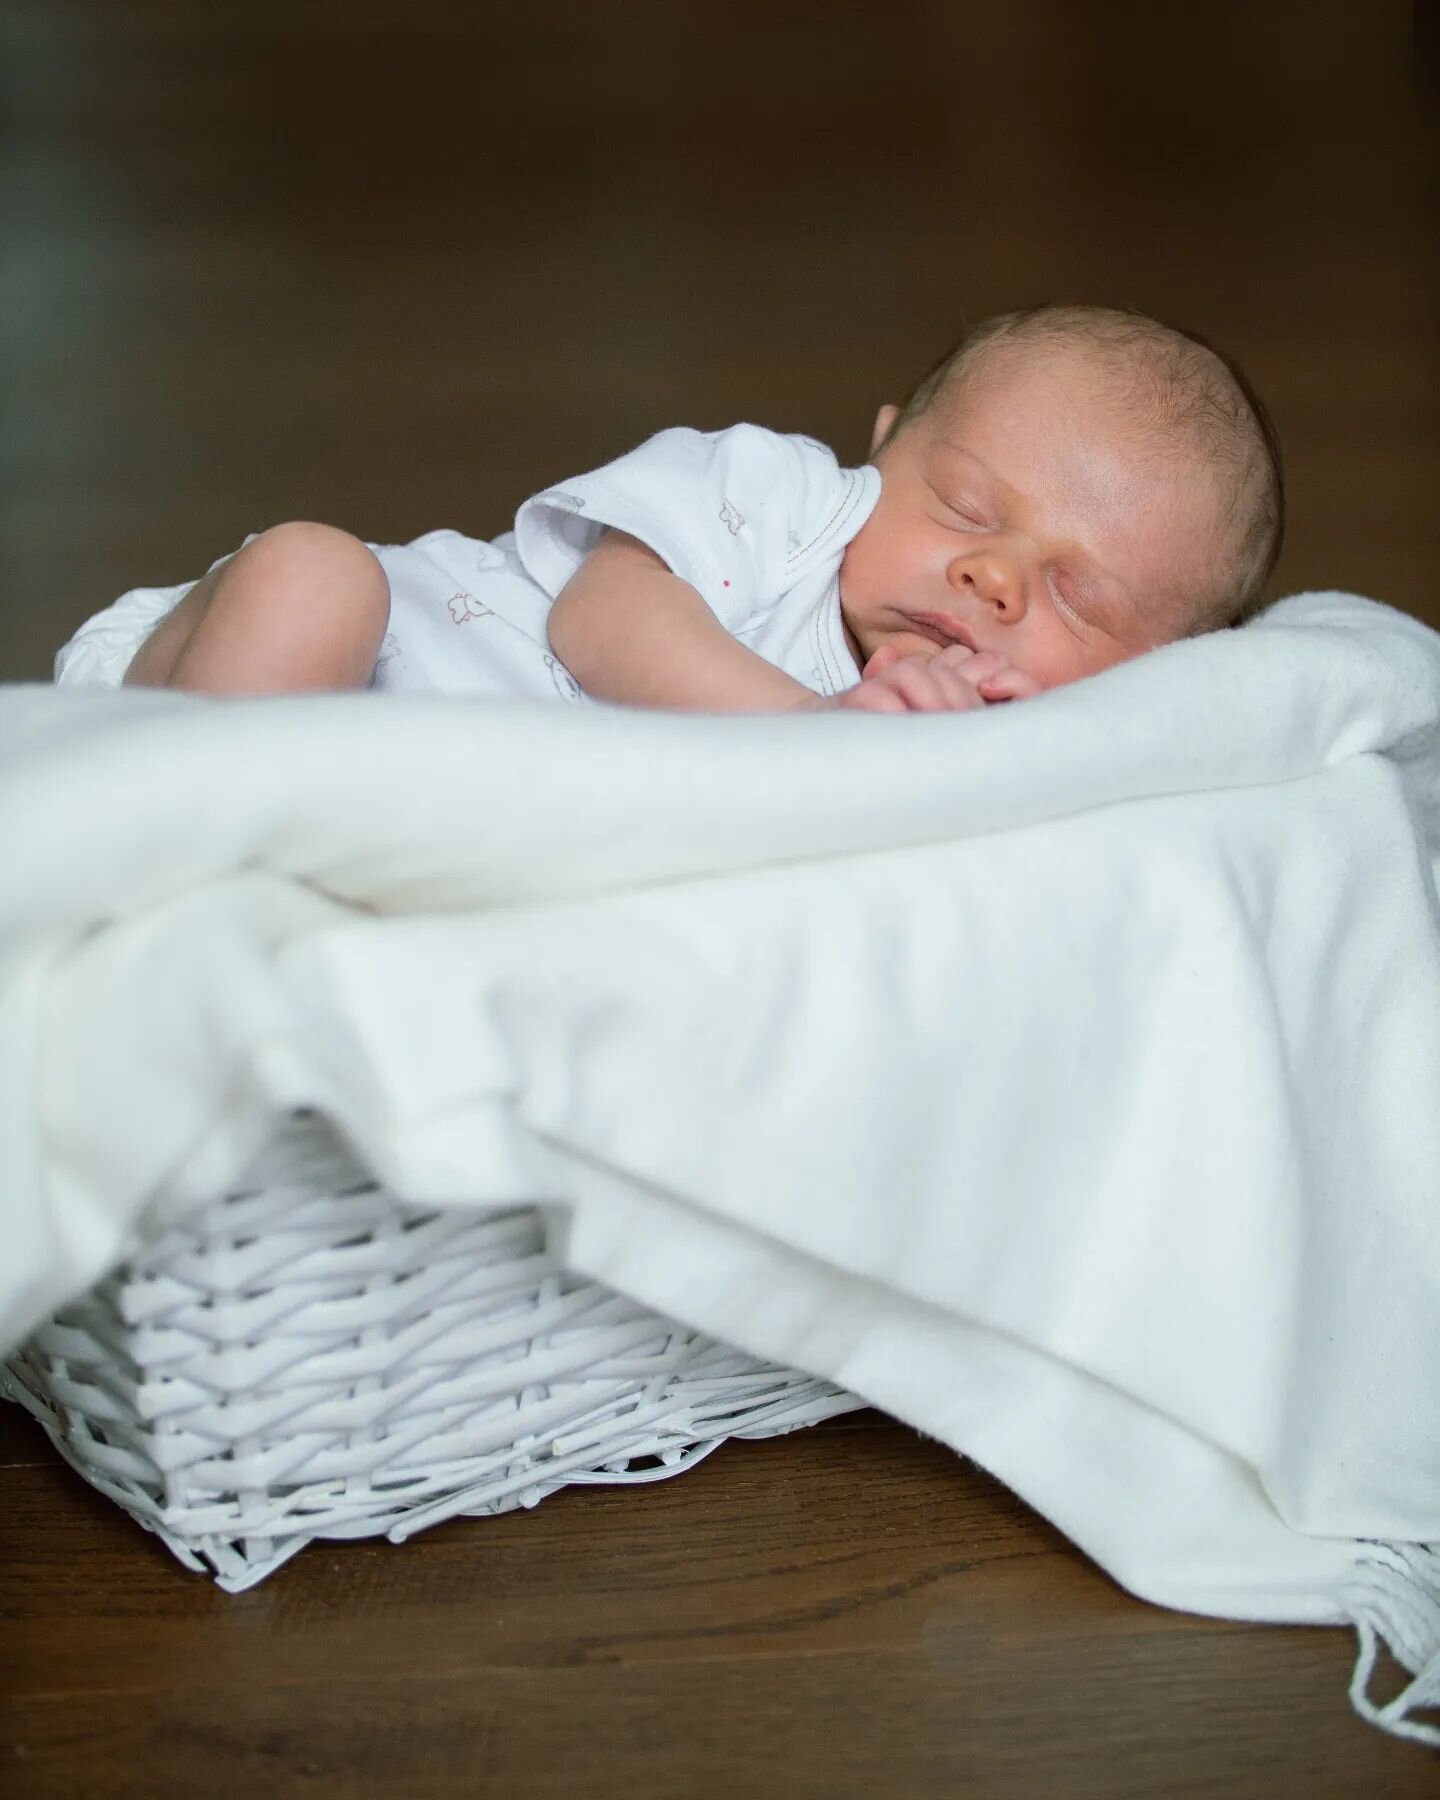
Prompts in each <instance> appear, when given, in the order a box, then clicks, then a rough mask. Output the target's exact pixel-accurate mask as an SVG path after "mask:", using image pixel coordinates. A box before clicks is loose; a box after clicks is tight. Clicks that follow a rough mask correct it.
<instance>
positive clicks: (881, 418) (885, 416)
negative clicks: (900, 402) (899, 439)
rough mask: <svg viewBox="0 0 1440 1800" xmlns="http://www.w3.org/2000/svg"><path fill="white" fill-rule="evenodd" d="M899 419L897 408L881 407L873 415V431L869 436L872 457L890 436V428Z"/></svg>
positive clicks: (898, 409)
mask: <svg viewBox="0 0 1440 1800" xmlns="http://www.w3.org/2000/svg"><path fill="white" fill-rule="evenodd" d="M899 417H900V408H899V407H898V406H882V407H881V408H880V410H879V412H878V413H876V415H875V429H874V431H872V432H871V434H870V454H871V455H872V456H873V455H874V454H875V452H876V451H877V450H878V449H879V448H880V446H881V445H882V444H883V443H884V442H885V440H886V438H887V437H889V435H890V428H891V426H893V425H894V423H895V421H896V420H897V419H898V418H899Z"/></svg>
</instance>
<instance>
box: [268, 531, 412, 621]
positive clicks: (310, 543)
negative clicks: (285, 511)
mask: <svg viewBox="0 0 1440 1800" xmlns="http://www.w3.org/2000/svg"><path fill="white" fill-rule="evenodd" d="M241 557H243V558H245V560H246V561H247V562H248V563H249V564H250V567H251V571H252V572H253V573H254V574H257V575H260V576H261V577H262V578H263V579H264V581H265V583H266V585H267V586H269V585H270V584H272V583H273V584H274V588H275V590H277V591H289V592H295V591H297V590H303V589H310V590H312V591H313V590H314V589H316V588H324V589H327V590H329V591H331V592H333V593H336V594H343V595H344V596H345V597H346V602H347V604H349V605H353V606H354V607H355V608H356V609H357V610H375V611H377V612H378V611H379V610H380V609H382V608H383V609H384V610H385V611H386V612H388V610H389V606H390V584H389V582H388V581H387V580H386V578H385V571H384V569H382V568H381V566H380V559H379V558H378V557H377V556H376V554H375V552H374V551H373V550H372V549H371V548H370V546H369V545H368V544H366V543H363V542H362V541H361V540H360V539H359V538H357V537H354V536H352V535H351V533H350V532H348V531H341V530H340V528H339V527H338V526H336V525H321V524H317V523H316V522H315V521H313V520H310V519H293V520H290V521H289V522H288V523H286V524H284V525H272V526H271V527H270V528H269V529H268V530H267V531H262V532H261V533H260V534H259V535H258V536H257V537H255V538H252V539H251V541H250V542H249V543H248V544H246V545H245V547H244V549H243V550H241V551H240V552H239V553H238V554H237V556H236V559H235V560H236V561H237V562H238V561H239V560H240V558H241Z"/></svg>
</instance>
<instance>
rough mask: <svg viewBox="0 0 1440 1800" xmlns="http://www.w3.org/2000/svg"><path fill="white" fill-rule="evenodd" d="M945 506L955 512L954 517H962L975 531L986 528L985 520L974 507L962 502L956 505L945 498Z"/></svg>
mask: <svg viewBox="0 0 1440 1800" xmlns="http://www.w3.org/2000/svg"><path fill="white" fill-rule="evenodd" d="M945 506H946V509H947V510H948V511H950V512H952V513H954V514H955V516H956V518H958V519H963V520H964V521H965V523H966V524H967V525H969V526H972V527H973V528H974V529H975V530H976V531H984V530H985V529H986V520H985V519H984V517H983V516H982V515H981V513H980V512H979V511H978V510H977V509H976V508H975V507H973V506H966V505H963V504H961V505H957V504H956V502H955V501H953V500H947V501H946V502H945Z"/></svg>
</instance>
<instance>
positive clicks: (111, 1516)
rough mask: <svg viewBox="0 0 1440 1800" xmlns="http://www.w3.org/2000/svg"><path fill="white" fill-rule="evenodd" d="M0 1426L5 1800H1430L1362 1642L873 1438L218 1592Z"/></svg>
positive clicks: (850, 1436) (564, 1498)
mask: <svg viewBox="0 0 1440 1800" xmlns="http://www.w3.org/2000/svg"><path fill="white" fill-rule="evenodd" d="M6 1411H7V1413H9V1414H10V1420H9V1421H7V1423H5V1424H3V1425H0V1458H3V1464H4V1466H0V1571H3V1573H0V1583H3V1598H0V1617H3V1620H4V1632H3V1635H0V1709H3V1712H0V1793H4V1794H5V1795H6V1796H7V1797H11V1796H13V1800H21V1797H22V1796H23V1797H24V1800H82V1797H83V1800H111V1797H112V1796H113V1797H119V1796H125V1797H126V1800H170V1797H172V1796H173V1797H174V1800H191V1797H192V1796H196V1795H202V1794H203V1795H206V1796H215V1797H216V1800H222V1797H223V1800H228V1797H230V1796H234V1797H235V1800H251V1797H252V1796H267V1797H270V1796H273V1797H275V1800H281V1797H284V1796H290V1795H304V1796H307V1797H313V1800H341V1797H342V1796H343V1797H345V1800H350V1797H352V1796H363V1797H365V1800H369V1797H371V1796H374V1797H376V1800H431V1797H432V1796H435V1797H439V1796H451V1795H453V1796H455V1800H462V1797H463V1800H473V1797H474V1796H476V1795H492V1794H493V1795H506V1796H510V1795H514V1796H532V1795H533V1796H537V1797H538V1796H544V1797H545V1800H551V1797H555V1800H558V1797H560V1796H572V1795H574V1796H580V1795H589V1796H598V1797H599V1800H611V1797H612V1796H615V1797H618V1796H622V1795H625V1796H628V1795H631V1794H647V1795H652V1796H655V1800H671V1797H679V1796H686V1797H689V1796H694V1797H695V1800H711V1797H712V1796H713V1797H715V1800H721V1797H728V1796H731V1795H741V1794H743V1795H756V1796H767V1797H768V1796H772V1795H773V1796H785V1797H786V1800H812V1797H813V1800H822V1797H824V1800H835V1797H837V1796H839V1797H843V1800H848V1797H850V1796H856V1797H858V1796H891V1795H894V1796H905V1797H907V1800H909V1797H912V1796H913V1797H915V1800H939V1797H940V1796H947V1797H948V1796H954V1795H958V1794H967V1795H968V1794H973V1795H980V1796H990V1795H997V1796H1009V1795H1016V1796H1037V1797H1038V1796H1046V1797H1047V1800H1049V1797H1052V1796H1067V1797H1068V1796H1075V1797H1076V1800H1083V1797H1089V1796H1105V1797H1106V1800H1118V1797H1120V1796H1126V1797H1133V1800H1157V1797H1159V1796H1177V1797H1180V1796H1192V1795H1193V1796H1200V1795H1206V1796H1211V1795H1243V1796H1259V1795H1266V1796H1277V1795H1278V1796H1290V1795H1294V1796H1296V1797H1297V1800H1301V1797H1303V1800H1350V1797H1352V1796H1357V1795H1367V1796H1379V1795H1383V1796H1388V1797H1393V1800H1401V1797H1405V1800H1409V1797H1410V1796H1414V1800H1420V1797H1421V1796H1433V1795H1434V1794H1435V1793H1436V1792H1437V1791H1440V1758H1437V1757H1435V1756H1433V1755H1431V1754H1429V1753H1427V1752H1425V1751H1423V1750H1419V1749H1415V1748H1411V1747H1409V1746H1407V1745H1402V1744H1399V1743H1397V1742H1395V1741H1394V1740H1393V1739H1389V1738H1386V1737H1383V1736H1381V1735H1380V1734H1379V1733H1377V1732H1375V1731H1373V1730H1371V1729H1370V1728H1369V1727H1367V1726H1364V1725H1362V1724H1361V1723H1360V1722H1359V1721H1358V1720H1357V1719H1356V1718H1355V1717H1354V1716H1353V1714H1351V1713H1350V1712H1349V1710H1348V1707H1347V1705H1346V1701H1345V1685H1346V1681H1347V1679H1348V1673H1349V1666H1350V1661H1351V1657H1352V1649H1353V1646H1352V1641H1351V1639H1350V1638H1349V1637H1348V1635H1347V1634H1345V1633H1342V1632H1339V1631H1326V1630H1307V1629H1303V1628H1285V1629H1280V1628H1273V1627H1272V1628H1265V1627H1260V1626H1246V1625H1239V1624H1229V1623H1225V1622H1220V1621H1214V1620H1200V1619H1192V1618H1186V1617H1182V1616H1180V1615H1177V1614H1174V1613H1168V1612H1163V1611H1161V1610H1159V1609H1157V1608H1155V1607H1150V1606H1145V1605H1143V1604H1141V1603H1140V1602H1139V1601H1137V1600H1132V1599H1130V1598H1128V1597H1127V1596H1126V1595H1124V1594H1122V1593H1120V1592H1119V1591H1117V1590H1116V1589H1115V1588H1114V1587H1112V1586H1111V1585H1110V1584H1109V1583H1108V1582H1107V1581H1106V1579H1105V1578H1104V1577H1103V1576H1102V1575H1100V1574H1099V1573H1098V1572H1097V1571H1096V1570H1095V1569H1094V1567H1093V1566H1092V1565H1091V1564H1089V1563H1088V1562H1087V1561H1086V1560H1085V1559H1084V1558H1083V1557H1082V1556H1080V1554H1079V1553H1078V1552H1077V1551H1075V1550H1073V1549H1071V1548H1070V1547H1069V1546H1068V1545H1067V1544H1066V1543H1065V1541H1064V1540H1063V1539H1062V1538H1061V1537H1060V1536H1059V1535H1058V1534H1057V1533H1056V1532H1054V1531H1053V1530H1051V1529H1050V1527H1049V1526H1048V1525H1046V1524H1045V1523H1044V1522H1043V1521H1042V1520H1040V1519H1038V1518H1037V1517H1036V1516H1035V1515H1034V1514H1033V1513H1031V1512H1030V1511H1029V1510H1028V1509H1027V1508H1025V1507H1024V1506H1022V1505H1021V1504H1020V1503H1019V1502H1018V1501H1017V1500H1015V1499H1013V1498H1012V1497H1011V1496H1010V1495H1008V1494H1007V1493H1006V1492H1005V1491H1004V1490H1003V1489H1001V1488H1000V1487H998V1486H997V1485H996V1484H995V1483H993V1482H992V1481H990V1480H989V1479H988V1478H987V1477H986V1476H984V1475H982V1474H980V1473H979V1472H978V1471H976V1470H975V1469H973V1468H970V1467H967V1466H965V1465H964V1464H962V1463H960V1462H958V1461H957V1460H956V1458H955V1457H954V1456H953V1455H951V1454H950V1452H948V1451H946V1450H943V1449H942V1448H940V1447H939V1446H938V1445H936V1444H932V1443H927V1442H925V1441H923V1440H921V1439H919V1438H917V1437H915V1436H914V1435H913V1434H912V1433H909V1432H906V1431H902V1430H901V1429H900V1428H899V1427H898V1426H895V1425H892V1424H890V1423H888V1422H886V1421H884V1420H882V1419H881V1418H880V1417H879V1415H877V1414H873V1413H869V1414H861V1415H857V1416H855V1417H854V1418H850V1419H843V1420H839V1421H836V1422H834V1423H833V1424H831V1425H828V1426H822V1427H818V1428H816V1429H814V1430H812V1431H809V1432H802V1433H799V1434H797V1435H796V1436H793V1437H790V1438H787V1439H782V1440H779V1441H775V1442H771V1443H764V1444H738V1443H737V1444H730V1445H727V1446H724V1447H723V1448H722V1449H721V1450H720V1451H719V1452H717V1453H716V1454H715V1455H714V1456H712V1457H711V1458H710V1459H709V1460H708V1461H707V1462H705V1463H703V1464H702V1465H701V1466H700V1467H699V1468H698V1469H696V1470H694V1471H692V1472H691V1473H689V1474H686V1475H683V1476H680V1477H678V1478H677V1479H675V1480H674V1481H672V1482H669V1483H665V1484H661V1485H658V1486H655V1487H651V1488H642V1489H639V1490H632V1491H628V1492H626V1491H616V1490H608V1489H590V1490H586V1491H579V1490H571V1491H569V1492H567V1493H564V1494H560V1495H557V1496H555V1497H554V1498H552V1499H550V1500H547V1501H545V1502H544V1503H543V1504H542V1505H541V1506H539V1507H538V1508H536V1509H535V1511H533V1512H528V1513H511V1514H507V1515H505V1516H504V1517H502V1518H498V1519H476V1520H463V1521H457V1522H455V1523H452V1524H449V1525H446V1526H441V1527H439V1528H438V1529H436V1530H434V1531H432V1532H430V1533H428V1534H425V1535H423V1536H421V1537H419V1538H416V1539H415V1540H414V1541H413V1542H411V1543H409V1544H407V1545H405V1546H403V1547H399V1548H397V1547H393V1546H391V1545H388V1544H378V1545H374V1544H351V1545H343V1546H329V1545H312V1546H311V1548H310V1549H309V1550H308V1551H307V1552H305V1553H304V1554H303V1555H302V1556H301V1557H300V1558H298V1559H297V1560H296V1561H295V1562H293V1563H291V1564H290V1565H289V1566H288V1567H287V1568H285V1569H282V1570H281V1571H279V1573H277V1574H276V1575H275V1576H273V1577H272V1578H271V1579H270V1581H269V1582H268V1583H266V1584H265V1585H263V1586H261V1587H260V1588H257V1589H255V1590H253V1591H252V1592H250V1593H248V1594H242V1595H238V1596H227V1595H225V1594H222V1593H220V1592H219V1590H218V1589H216V1588H214V1587H212V1586H210V1585H209V1584H207V1582H206V1581H205V1580H204V1579H203V1578H202V1577H200V1576H196V1575H191V1574H187V1573H186V1572H185V1571H183V1570H182V1569H181V1568H180V1567H179V1566H178V1565H177V1564H175V1563H173V1562H172V1561H171V1560H170V1558H169V1557H168V1555H167V1554H166V1552H164V1551H163V1550H162V1549H160V1548H159V1546H158V1545H156V1544H155V1542H154V1540H153V1539H151V1538H149V1537H147V1536H146V1535H145V1534H143V1533H142V1532H141V1531H140V1530H139V1528H138V1527H137V1526H134V1525H132V1524H131V1523H130V1521H129V1520H128V1519H127V1518H126V1517H125V1516H124V1515H123V1514H121V1513H119V1512H118V1511H116V1510H115V1508H113V1507H112V1506H111V1505H110V1504H109V1502H108V1501H105V1500H102V1499H101V1498H100V1497H99V1496H98V1495H96V1494H94V1493H92V1492H91V1491H90V1490H89V1489H87V1488H86V1487H85V1486H84V1485H83V1484H82V1483H81V1482H80V1481H79V1478H78V1477H76V1476H74V1475H72V1474H71V1473H70V1471H69V1470H67V1469H66V1468H65V1467H64V1465H63V1464H59V1463H58V1461H57V1459H56V1458H55V1457H54V1456H53V1455H52V1454H51V1453H50V1452H49V1446H48V1444H47V1443H46V1441H45V1439H44V1438H43V1436H42V1435H41V1434H40V1432H39V1430H38V1428H37V1427H33V1426H32V1425H31V1423H30V1421H29V1420H28V1419H25V1418H23V1416H22V1415H20V1414H19V1413H18V1411H12V1410H11V1409H6ZM0 1416H3V1415H0Z"/></svg>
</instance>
